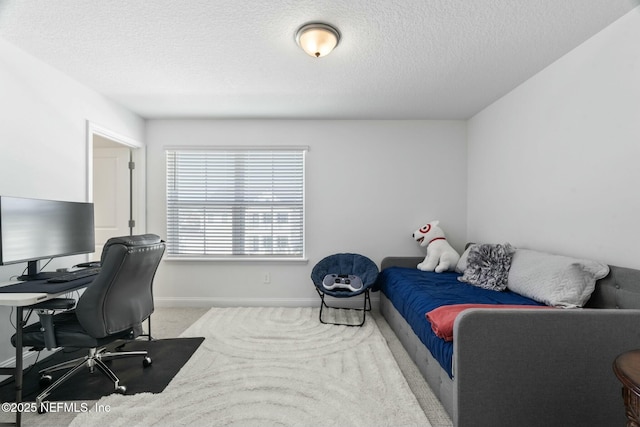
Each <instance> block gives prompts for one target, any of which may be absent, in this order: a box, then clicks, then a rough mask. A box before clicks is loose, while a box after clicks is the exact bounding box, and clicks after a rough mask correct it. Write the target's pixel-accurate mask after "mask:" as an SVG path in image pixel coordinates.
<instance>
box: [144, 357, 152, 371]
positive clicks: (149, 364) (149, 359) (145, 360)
mask: <svg viewBox="0 0 640 427" xmlns="http://www.w3.org/2000/svg"><path fill="white" fill-rule="evenodd" d="M152 363H153V360H151V358H150V357H149V356H145V358H144V359H142V366H144V367H145V368H148V367H149V366H151V364H152Z"/></svg>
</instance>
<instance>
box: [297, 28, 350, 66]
mask: <svg viewBox="0 0 640 427" xmlns="http://www.w3.org/2000/svg"><path fill="white" fill-rule="evenodd" d="M339 41H340V33H339V32H338V30H336V29H335V28H333V27H332V26H330V25H327V24H318V23H316V24H307V25H305V26H303V27H302V28H300V29H299V30H298V32H297V33H296V42H297V43H298V45H299V46H300V47H301V48H302V50H304V51H305V52H307V53H308V54H309V55H311V56H315V57H316V58H320V57H321V56H325V55H328V54H329V53H331V51H332V50H333V49H334V48H335V47H336V46H337V45H338V42H339Z"/></svg>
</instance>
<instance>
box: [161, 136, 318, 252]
mask: <svg viewBox="0 0 640 427" xmlns="http://www.w3.org/2000/svg"><path fill="white" fill-rule="evenodd" d="M305 151H306V150H305V149H303V148H299V149H298V148H296V149H254V148H252V149H235V148H233V149H228V148H225V149H206V150H193V149H176V150H167V254H168V255H169V256H175V257H182V256H184V257H187V258H188V257H191V258H202V257H205V258H209V257H211V258H225V257H231V258H302V257H304V158H305Z"/></svg>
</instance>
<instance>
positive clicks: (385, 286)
mask: <svg viewBox="0 0 640 427" xmlns="http://www.w3.org/2000/svg"><path fill="white" fill-rule="evenodd" d="M460 276H461V275H460V274H458V273H454V272H445V273H434V272H430V271H421V270H418V269H415V268H401V267H391V268H387V269H385V270H383V271H382V272H381V273H380V275H379V276H378V280H377V282H376V288H378V289H380V290H381V291H382V292H383V293H384V294H385V295H386V297H387V298H388V299H389V300H390V301H391V303H392V304H393V306H394V307H395V308H396V310H398V312H399V313H400V314H401V315H402V317H404V319H405V320H406V321H407V323H408V324H409V325H410V326H411V328H412V329H413V331H414V332H415V334H416V335H417V336H418V338H420V340H421V341H422V343H423V344H424V345H425V346H426V347H427V348H428V349H429V351H430V352H431V354H432V355H433V357H434V358H435V359H436V360H437V361H438V362H440V365H441V366H442V368H443V369H444V370H445V371H446V372H447V373H448V374H449V377H451V378H453V373H452V368H451V365H452V359H453V343H452V342H446V341H445V340H443V339H441V338H439V337H437V336H436V334H435V333H434V332H433V331H432V330H431V323H429V321H428V320H427V319H426V317H425V316H426V314H427V313H428V312H429V311H431V310H433V309H434V308H438V307H440V306H443V305H451V304H520V305H542V304H540V303H538V302H536V301H534V300H532V299H529V298H526V297H523V296H521V295H519V294H516V293H514V292H511V291H509V290H507V291H504V292H498V291H491V290H488V289H482V288H479V287H476V286H472V285H469V284H467V283H464V282H460V281H459V280H458V277H460Z"/></svg>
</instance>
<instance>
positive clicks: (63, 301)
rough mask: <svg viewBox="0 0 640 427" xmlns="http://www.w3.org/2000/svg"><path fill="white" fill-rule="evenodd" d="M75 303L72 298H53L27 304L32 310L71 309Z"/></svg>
mask: <svg viewBox="0 0 640 427" xmlns="http://www.w3.org/2000/svg"><path fill="white" fill-rule="evenodd" d="M75 305H76V300H75V299H73V298H53V299H50V300H46V301H42V302H39V303H37V304H34V305H31V306H29V308H31V309H34V310H71V309H72V308H73V307H74V306H75Z"/></svg>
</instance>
